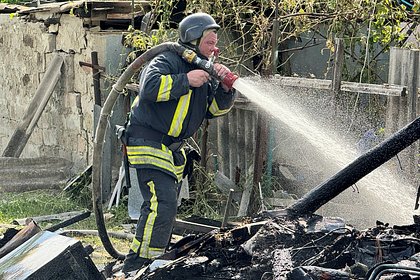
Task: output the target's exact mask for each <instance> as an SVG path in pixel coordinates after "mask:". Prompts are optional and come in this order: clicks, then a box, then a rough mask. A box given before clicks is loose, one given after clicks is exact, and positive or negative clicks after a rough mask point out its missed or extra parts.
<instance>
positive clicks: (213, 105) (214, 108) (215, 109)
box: [209, 98, 232, 117]
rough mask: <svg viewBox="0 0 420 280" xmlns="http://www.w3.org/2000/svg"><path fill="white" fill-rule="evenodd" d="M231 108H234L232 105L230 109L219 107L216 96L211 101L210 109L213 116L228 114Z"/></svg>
mask: <svg viewBox="0 0 420 280" xmlns="http://www.w3.org/2000/svg"><path fill="white" fill-rule="evenodd" d="M231 108H232V106H231V107H229V108H228V109H225V110H220V109H219V106H218V105H217V102H216V98H214V99H213V101H212V102H211V105H210V109H209V110H210V113H211V114H212V115H213V116H215V117H217V116H221V115H224V114H226V113H227V112H229V111H230V109H231Z"/></svg>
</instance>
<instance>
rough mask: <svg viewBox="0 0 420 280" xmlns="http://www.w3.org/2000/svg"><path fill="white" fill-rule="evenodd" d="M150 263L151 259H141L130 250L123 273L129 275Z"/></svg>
mask: <svg viewBox="0 0 420 280" xmlns="http://www.w3.org/2000/svg"><path fill="white" fill-rule="evenodd" d="M149 263H150V260H149V259H146V258H141V257H139V256H138V255H137V254H136V253H135V252H134V251H132V250H130V251H129V252H128V254H127V256H126V257H125V260H124V265H123V268H122V272H123V273H124V274H128V273H130V272H133V271H134V272H137V271H138V270H140V269H141V268H142V267H143V266H145V265H147V264H149Z"/></svg>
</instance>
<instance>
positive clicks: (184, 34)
mask: <svg viewBox="0 0 420 280" xmlns="http://www.w3.org/2000/svg"><path fill="white" fill-rule="evenodd" d="M219 28H220V26H219V25H218V24H217V23H216V21H215V20H214V19H213V18H212V17H211V16H210V15H209V14H206V13H195V14H192V15H189V16H187V17H185V18H184V19H183V20H182V21H181V22H180V23H179V27H178V33H179V39H180V41H181V42H182V43H184V44H188V43H191V42H193V41H195V40H198V39H200V38H201V36H203V32H204V31H205V30H207V29H216V30H217V29H219Z"/></svg>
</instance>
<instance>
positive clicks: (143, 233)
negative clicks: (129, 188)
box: [130, 168, 178, 259]
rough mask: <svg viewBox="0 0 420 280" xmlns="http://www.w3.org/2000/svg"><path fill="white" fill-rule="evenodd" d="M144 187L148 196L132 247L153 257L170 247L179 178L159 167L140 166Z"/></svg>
mask: <svg viewBox="0 0 420 280" xmlns="http://www.w3.org/2000/svg"><path fill="white" fill-rule="evenodd" d="M136 172H137V178H138V181H139V185H140V191H141V194H142V196H143V198H144V203H143V205H142V207H141V212H140V218H139V220H138V223H137V228H136V235H135V237H134V239H133V243H132V245H131V248H130V249H131V250H133V251H134V252H136V253H137V254H138V256H140V257H142V258H148V259H153V258H156V257H158V256H160V255H161V254H163V253H164V251H165V248H166V247H167V245H168V243H169V240H170V237H171V233H172V227H173V224H174V221H175V216H176V209H177V191H178V190H177V187H178V184H177V183H176V181H175V179H174V178H173V177H172V176H170V175H168V174H166V173H164V172H161V171H159V170H156V169H147V168H137V169H136Z"/></svg>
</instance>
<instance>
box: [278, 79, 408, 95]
mask: <svg viewBox="0 0 420 280" xmlns="http://www.w3.org/2000/svg"><path fill="white" fill-rule="evenodd" d="M275 79H276V82H279V84H280V86H285V87H302V88H313V89H321V90H331V89H332V81H331V80H321V79H308V78H297V77H276V78H275ZM341 90H342V91H348V92H355V93H356V92H358V93H369V94H380V95H387V96H404V95H405V92H406V87H404V86H399V85H389V84H383V85H378V84H364V83H355V82H345V81H342V82H341Z"/></svg>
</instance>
